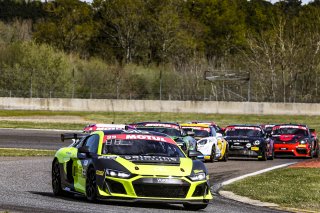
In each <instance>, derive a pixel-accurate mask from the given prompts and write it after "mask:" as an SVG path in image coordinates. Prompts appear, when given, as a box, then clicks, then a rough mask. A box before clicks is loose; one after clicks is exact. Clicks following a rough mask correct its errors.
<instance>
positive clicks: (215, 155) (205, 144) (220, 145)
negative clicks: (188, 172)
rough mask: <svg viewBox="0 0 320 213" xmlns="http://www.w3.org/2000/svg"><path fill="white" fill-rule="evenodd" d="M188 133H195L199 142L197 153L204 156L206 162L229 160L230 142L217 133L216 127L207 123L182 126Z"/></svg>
mask: <svg viewBox="0 0 320 213" xmlns="http://www.w3.org/2000/svg"><path fill="white" fill-rule="evenodd" d="M181 127H182V129H183V130H185V131H186V132H189V131H192V132H194V137H195V138H196V139H198V141H197V146H196V147H197V151H199V152H201V153H202V154H203V155H204V159H205V160H209V161H210V162H214V160H222V161H227V160H228V142H227V141H226V140H225V139H224V138H223V137H222V134H221V133H217V132H216V128H217V127H216V125H212V123H206V122H191V123H186V124H181Z"/></svg>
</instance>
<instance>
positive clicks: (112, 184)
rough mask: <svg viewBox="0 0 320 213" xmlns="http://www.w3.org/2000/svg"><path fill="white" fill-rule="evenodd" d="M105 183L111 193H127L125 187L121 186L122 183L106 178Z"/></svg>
mask: <svg viewBox="0 0 320 213" xmlns="http://www.w3.org/2000/svg"><path fill="white" fill-rule="evenodd" d="M106 183H107V185H108V187H109V189H110V192H111V193H118V194H127V192H126V190H125V188H124V187H123V185H122V183H119V182H117V181H113V180H110V179H107V180H106Z"/></svg>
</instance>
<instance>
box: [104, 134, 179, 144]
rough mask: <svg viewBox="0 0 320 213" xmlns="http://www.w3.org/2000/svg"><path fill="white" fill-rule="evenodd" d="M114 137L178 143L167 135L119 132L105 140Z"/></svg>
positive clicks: (107, 136) (106, 138)
mask: <svg viewBox="0 0 320 213" xmlns="http://www.w3.org/2000/svg"><path fill="white" fill-rule="evenodd" d="M112 139H119V140H151V141H159V142H166V143H171V144H176V142H174V140H172V139H171V138H167V137H162V136H157V135H140V134H117V135H106V136H105V140H104V142H105V141H106V140H112Z"/></svg>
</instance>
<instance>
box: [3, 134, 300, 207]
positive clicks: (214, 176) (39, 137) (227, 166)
mask: <svg viewBox="0 0 320 213" xmlns="http://www.w3.org/2000/svg"><path fill="white" fill-rule="evenodd" d="M64 132H65V131H43V130H41V131H40V130H18V129H0V147H14V148H34V149H53V150H57V149H59V148H60V147H62V146H66V145H68V143H62V142H60V134H61V133H64ZM302 160H303V159H275V160H273V161H266V162H260V161H256V160H251V159H250V160H249V159H247V160H244V159H231V160H229V161H228V162H215V163H206V166H207V168H208V170H209V172H210V181H211V183H212V185H213V187H212V192H213V195H214V199H213V200H212V201H211V202H210V204H209V206H208V207H207V208H206V209H205V210H203V211H199V212H221V213H224V212H225V213H233V212H234V213H238V212H246V213H258V212H282V211H279V210H274V209H269V208H264V207H256V206H251V205H247V204H243V203H240V202H237V201H233V200H229V199H226V198H223V197H221V196H219V195H218V194H217V190H218V189H219V186H220V183H221V182H223V181H226V180H229V179H231V178H235V177H238V176H240V175H244V174H248V173H251V172H255V171H258V170H261V169H265V168H269V167H273V166H276V165H281V164H284V163H288V162H293V161H302ZM51 161H52V158H51V157H0V212H1V211H8V212H44V213H46V212H126V213H127V212H137V213H139V212H143V213H146V212H187V211H185V210H184V209H183V207H182V206H180V205H165V204H161V205H160V204H146V203H125V202H110V201H109V202H107V201H101V202H99V203H89V202H87V201H86V199H85V198H83V197H81V196H71V197H63V198H61V197H54V196H53V194H52V191H51ZM188 212H190V211H188Z"/></svg>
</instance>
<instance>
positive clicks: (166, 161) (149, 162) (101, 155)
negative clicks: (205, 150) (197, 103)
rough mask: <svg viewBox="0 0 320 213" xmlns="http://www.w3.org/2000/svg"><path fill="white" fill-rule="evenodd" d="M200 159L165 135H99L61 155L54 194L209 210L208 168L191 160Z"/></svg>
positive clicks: (54, 175) (86, 138)
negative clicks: (71, 194) (187, 154)
mask: <svg viewBox="0 0 320 213" xmlns="http://www.w3.org/2000/svg"><path fill="white" fill-rule="evenodd" d="M68 136H70V135H68ZM75 137H77V135H76V134H75ZM62 138H64V139H73V138H72V137H68V138H67V137H62ZM77 138H78V137H77ZM198 154H199V152H196V151H190V152H189V157H190V158H189V157H188V156H186V155H185V154H184V152H183V151H182V150H181V149H180V148H179V147H178V146H177V144H176V142H175V141H174V140H173V139H172V138H170V137H168V136H167V135H165V134H161V133H156V132H148V131H141V130H105V131H96V132H93V133H91V134H87V135H82V138H80V139H79V140H77V141H76V142H75V143H73V144H71V145H70V146H68V147H64V148H61V149H59V150H58V151H57V152H56V154H55V157H54V159H53V161H52V190H53V194H54V195H55V196H61V195H65V194H66V193H68V194H70V193H74V194H79V195H84V196H86V197H87V199H88V200H89V201H99V200H100V199H107V200H108V199H109V200H123V201H131V202H134V201H144V202H162V203H174V204H183V205H184V207H185V208H186V209H190V210H199V209H204V208H206V207H207V205H208V202H209V201H210V199H212V195H211V192H210V185H209V175H208V171H207V169H206V167H205V165H204V163H203V162H201V161H199V160H193V159H191V157H194V156H197V155H198ZM200 154H201V153H200Z"/></svg>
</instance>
